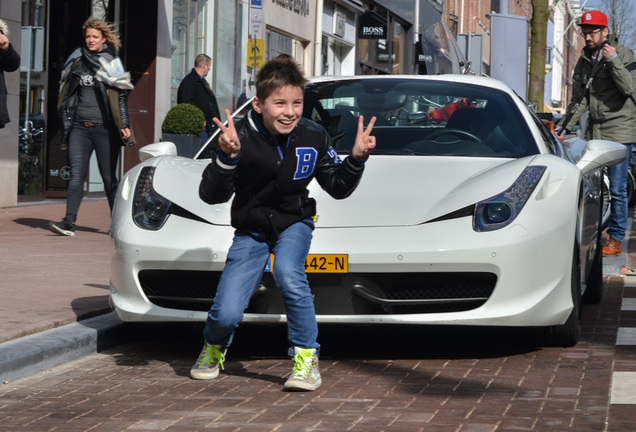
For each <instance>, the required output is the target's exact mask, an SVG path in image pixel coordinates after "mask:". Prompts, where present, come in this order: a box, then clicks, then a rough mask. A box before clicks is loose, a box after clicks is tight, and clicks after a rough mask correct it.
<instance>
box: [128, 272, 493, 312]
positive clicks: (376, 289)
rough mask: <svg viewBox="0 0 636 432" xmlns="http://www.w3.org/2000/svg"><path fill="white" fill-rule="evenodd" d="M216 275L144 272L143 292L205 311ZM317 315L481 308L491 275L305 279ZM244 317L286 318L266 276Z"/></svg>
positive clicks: (170, 303)
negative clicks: (260, 315)
mask: <svg viewBox="0 0 636 432" xmlns="http://www.w3.org/2000/svg"><path fill="white" fill-rule="evenodd" d="M220 276H221V272H213V271H176V270H143V271H141V272H139V281H140V283H141V287H142V290H143V292H144V294H145V295H146V297H148V299H149V300H150V301H151V302H152V303H154V304H156V305H157V306H161V307H165V308H171V309H180V310H194V311H207V310H208V309H209V308H210V306H211V305H212V303H213V299H214V295H215V293H216V286H217V284H218V282H219V278H220ZM308 279H309V285H310V286H311V290H312V293H313V296H314V303H315V307H316V313H317V314H318V315H341V314H342V315H347V314H350V315H356V314H370V315H377V314H418V313H440V312H459V311H466V310H471V309H475V308H478V307H480V306H481V305H483V304H484V303H485V302H486V301H487V300H488V298H490V296H491V295H492V293H493V291H494V288H495V285H496V283H497V276H496V275H495V274H493V273H479V272H471V273H398V274H387V273H364V274H356V273H348V274H317V273H312V274H309V275H308ZM246 312H253V313H272V314H273V313H275V314H282V313H285V311H284V306H283V303H282V301H281V299H280V295H279V294H278V289H277V288H276V286H275V283H274V280H273V278H272V276H271V273H265V274H264V275H263V279H262V283H261V286H260V288H259V289H258V290H257V292H256V293H255V294H254V296H253V297H252V300H251V302H250V305H249V307H248V309H247V310H246Z"/></svg>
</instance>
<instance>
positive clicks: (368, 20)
mask: <svg viewBox="0 0 636 432" xmlns="http://www.w3.org/2000/svg"><path fill="white" fill-rule="evenodd" d="M388 30H389V26H388V23H387V19H386V17H383V16H381V15H379V14H378V13H376V12H371V11H370V12H365V13H364V14H363V15H362V16H360V21H359V22H358V39H387V37H388V33H389V31H388Z"/></svg>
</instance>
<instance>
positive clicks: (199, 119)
mask: <svg viewBox="0 0 636 432" xmlns="http://www.w3.org/2000/svg"><path fill="white" fill-rule="evenodd" d="M204 123H205V117H203V112H202V111H201V110H200V109H199V108H197V107H196V106H194V105H192V104H187V103H182V104H177V105H175V106H173V107H172V108H170V110H169V111H168V113H167V114H166V117H165V118H164V119H163V125H162V126H161V131H162V135H161V140H162V141H170V142H173V143H174V144H175V146H176V147H177V154H178V155H180V156H186V157H189V158H191V157H194V155H195V154H196V152H197V151H198V150H199V149H200V148H201V132H202V131H203V125H204Z"/></svg>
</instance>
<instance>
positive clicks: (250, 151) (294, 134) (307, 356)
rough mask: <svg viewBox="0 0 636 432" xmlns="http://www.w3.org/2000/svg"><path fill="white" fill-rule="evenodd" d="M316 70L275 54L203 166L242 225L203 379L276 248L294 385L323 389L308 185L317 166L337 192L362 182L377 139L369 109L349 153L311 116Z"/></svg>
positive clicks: (210, 327)
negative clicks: (306, 106)
mask: <svg viewBox="0 0 636 432" xmlns="http://www.w3.org/2000/svg"><path fill="white" fill-rule="evenodd" d="M306 83H307V80H306V79H305V78H304V77H303V75H302V72H301V71H300V69H299V67H298V65H297V64H296V62H294V60H293V59H292V58H291V57H290V56H287V55H281V56H278V57H276V58H275V59H272V60H270V61H269V62H267V63H266V64H265V65H264V66H263V68H261V70H260V72H259V73H258V75H257V77H256V98H255V99H254V101H253V103H252V106H253V110H252V111H250V112H249V113H248V114H247V115H246V116H245V118H243V119H241V120H240V121H239V122H238V123H237V124H236V126H235V125H234V122H233V120H232V118H231V117H230V112H229V110H226V111H225V113H226V116H227V119H228V125H227V127H225V126H224V125H223V124H222V123H221V121H220V120H219V119H217V118H215V119H214V122H215V123H216V125H217V126H218V127H219V128H220V129H221V136H220V138H219V147H220V151H219V152H218V155H217V157H216V158H214V160H213V161H212V162H211V163H210V165H208V166H207V167H206V169H205V171H204V172H203V176H202V180H201V185H200V188H199V194H200V196H201V199H203V201H205V202H207V203H208V204H216V203H222V202H226V201H228V200H229V199H230V198H231V196H232V194H233V193H234V194H235V196H234V201H233V202H232V226H233V227H234V228H235V229H236V231H235V234H234V240H233V242H232V246H231V247H230V250H229V251H228V255H227V261H226V264H225V269H224V270H223V274H222V275H221V279H220V281H219V285H218V287H217V292H216V297H215V298H214V304H213V305H212V307H211V308H210V311H209V312H208V318H207V321H206V325H205V330H204V339H205V342H204V346H203V350H202V351H201V354H200V355H199V358H198V360H197V362H196V363H195V365H194V366H193V367H192V369H191V371H190V376H191V377H192V378H194V379H213V378H216V377H217V376H218V374H219V368H223V362H224V361H225V353H226V351H227V347H228V346H229V345H230V343H231V342H232V337H233V335H234V330H235V329H236V327H237V326H238V324H239V323H240V321H241V320H242V318H243V311H244V310H245V308H246V307H247V305H248V302H249V300H250V297H251V296H252V294H253V293H254V290H255V289H256V288H257V287H258V286H259V283H260V281H261V276H262V274H263V270H264V269H265V266H266V264H267V260H268V258H269V256H270V253H273V254H274V255H275V256H276V260H275V264H274V266H273V268H272V275H273V276H274V279H275V280H276V284H277V285H278V288H279V290H280V293H281V296H282V298H283V301H284V303H285V310H286V314H287V326H288V335H289V342H290V346H291V347H290V350H289V355H290V356H293V359H294V367H293V370H292V374H291V376H290V378H289V379H288V380H287V381H286V382H285V384H284V387H283V388H284V389H285V390H315V389H317V388H318V387H319V386H320V384H321V383H322V381H321V378H320V372H319V370H318V356H319V352H320V345H319V344H318V342H317V337H318V326H317V323H316V314H315V310H314V305H313V301H312V295H311V291H310V289H309V284H308V282H307V277H306V276H305V269H304V262H305V259H306V258H307V253H308V252H309V246H310V243H311V237H312V232H313V228H314V216H315V215H316V202H315V201H314V199H313V198H310V197H309V192H308V190H307V185H308V184H309V182H310V181H311V180H312V178H313V177H314V176H315V177H316V180H317V181H318V183H319V184H320V185H321V187H322V188H323V189H325V190H326V191H327V192H328V193H329V194H330V195H331V196H333V197H334V198H336V199H342V198H346V197H348V196H349V195H350V194H351V193H352V192H353V191H354V189H355V188H356V186H357V185H358V183H359V181H360V178H361V176H362V171H363V169H364V162H365V161H366V160H367V158H368V157H369V153H370V152H371V150H372V149H373V148H374V147H375V137H373V136H370V133H371V130H372V129H373V125H374V123H375V117H373V118H372V119H371V121H370V122H369V125H368V126H367V128H366V130H365V129H364V127H363V118H362V116H360V120H359V123H358V134H357V136H356V140H355V144H354V146H353V149H352V151H351V154H350V155H349V156H348V157H347V158H346V159H345V160H344V162H343V161H341V160H340V158H339V157H338V155H337V153H336V152H335V150H334V149H333V148H331V138H330V136H329V135H328V134H327V132H326V131H325V129H324V128H322V127H321V126H319V125H317V124H316V123H314V122H312V121H311V120H308V119H306V118H303V117H302V113H303V91H304V87H305V84H306Z"/></svg>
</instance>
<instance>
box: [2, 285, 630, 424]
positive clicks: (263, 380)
mask: <svg viewBox="0 0 636 432" xmlns="http://www.w3.org/2000/svg"><path fill="white" fill-rule="evenodd" d="M605 280H606V297H605V299H604V301H603V302H602V303H601V304H600V305H596V306H587V307H586V308H585V309H584V316H583V336H582V339H581V342H580V343H579V344H578V345H577V346H576V347H573V348H568V349H561V348H543V349H539V348H536V346H535V345H534V344H532V343H531V342H530V341H531V338H530V337H529V334H524V332H516V331H513V332H511V331H509V330H501V329H494V330H493V329H489V330H484V329H474V328H467V329H466V328H464V329H458V328H436V327H430V328H425V329H421V328H419V329H418V328H416V327H408V328H404V329H402V328H401V329H399V330H398V329H396V328H395V327H373V328H371V327H361V328H357V329H355V330H351V329H349V328H343V327H338V326H321V333H322V336H321V340H322V341H323V346H324V350H323V356H322V358H321V370H322V374H323V381H324V384H323V386H322V387H320V388H319V389H318V390H317V391H315V392H312V393H285V392H282V391H281V386H282V384H283V382H284V379H285V377H286V376H287V375H288V373H289V371H290V369H291V362H290V361H289V360H288V359H286V358H282V357H281V356H280V353H282V352H284V351H285V346H284V341H285V331H284V328H282V327H275V326H243V327H241V328H240V329H239V333H238V334H237V338H236V342H235V344H234V345H233V347H232V350H231V351H230V352H229V353H228V361H227V362H226V369H225V371H223V372H222V373H221V375H220V376H219V378H218V379H216V380H213V381H195V380H191V379H190V378H189V377H188V371H189V368H190V366H191V364H192V361H193V360H194V359H195V358H196V356H197V354H198V352H199V349H200V343H201V340H200V333H199V331H200V328H197V327H196V326H195V327H194V328H193V329H191V331H189V330H187V329H189V328H190V327H181V328H180V327H178V326H175V325H171V326H167V325H156V326H153V327H148V328H147V329H146V330H144V331H140V333H139V335H140V337H141V340H138V341H131V343H129V344H127V345H121V346H118V347H116V348H114V349H111V350H108V351H105V352H103V353H99V354H95V355H92V356H90V357H86V358H84V359H82V360H78V361H76V362H73V363H68V364H66V365H63V366H60V367H58V368H55V369H53V370H51V371H48V372H42V373H39V374H35V375H32V376H30V377H27V378H23V379H20V380H17V381H15V382H11V383H7V384H5V385H2V386H0V417H3V420H2V430H3V431H49V430H56V431H57V430H60V431H89V430H91V431H122V430H131V431H158V430H165V431H188V432H191V431H198V430H208V429H214V430H215V431H221V432H224V431H228V432H229V431H234V432H238V431H240V432H245V431H247V432H249V431H259V432H262V431H276V432H286V431H320V432H323V431H324V432H326V431H330V432H333V431H361V432H362V431H364V432H376V431H378V432H379V431H395V432H416V431H434V432H445V431H455V432H457V431H462V432H467V431H468V432H486V431H497V432H501V431H510V432H511V431H541V432H554V431H556V432H561V431H569V430H571V431H577V432H587V431H589V432H599V431H610V432H633V430H634V425H635V419H636V416H634V414H633V405H610V403H609V395H610V383H611V378H612V373H613V368H614V362H615V360H616V359H619V360H620V359H621V358H622V359H623V360H622V361H625V362H627V364H629V365H630V367H631V368H632V369H633V368H634V366H633V359H630V358H629V357H630V354H629V353H627V352H625V353H620V352H619V350H617V349H615V339H616V333H617V329H618V326H619V324H620V320H621V304H622V297H623V294H624V293H623V291H624V288H623V281H622V279H621V278H620V277H608V278H606V279H605ZM148 329H150V331H148ZM632 352H633V351H632ZM255 353H256V354H257V355H258V357H256V356H254V354H255ZM621 356H624V357H621Z"/></svg>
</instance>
